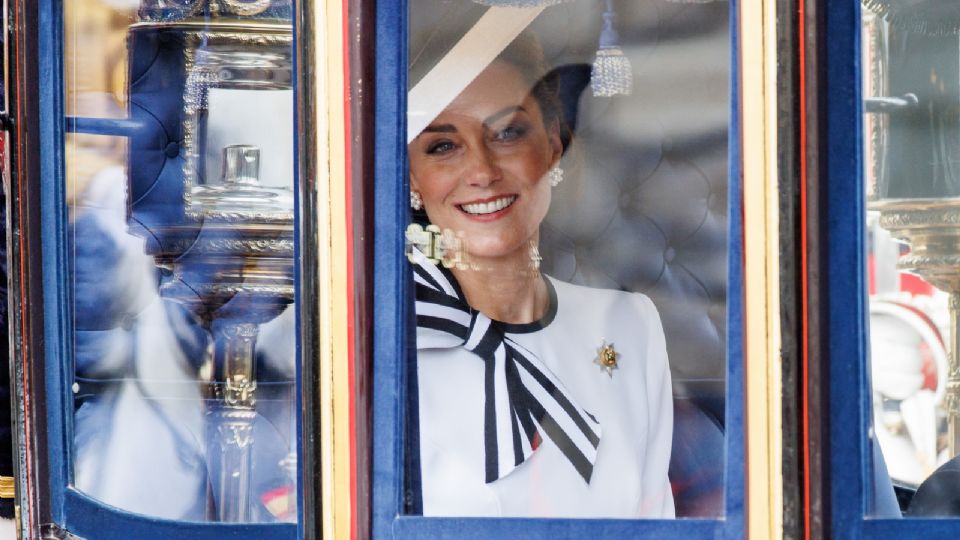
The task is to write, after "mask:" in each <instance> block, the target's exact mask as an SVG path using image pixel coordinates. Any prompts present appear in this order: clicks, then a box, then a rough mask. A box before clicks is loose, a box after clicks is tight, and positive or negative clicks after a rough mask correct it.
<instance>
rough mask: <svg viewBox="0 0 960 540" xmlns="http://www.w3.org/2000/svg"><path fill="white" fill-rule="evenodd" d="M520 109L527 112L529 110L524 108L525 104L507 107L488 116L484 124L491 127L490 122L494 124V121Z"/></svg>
mask: <svg viewBox="0 0 960 540" xmlns="http://www.w3.org/2000/svg"><path fill="white" fill-rule="evenodd" d="M519 111H522V112H527V110H526V109H524V108H523V105H513V106H510V107H506V108H504V109H501V110H499V111H497V112H495V113H493V114H491V115H490V116H488V117H487V119H486V120H484V121H483V125H484V127H489V126H490V124H493V123H494V122H496V121H497V120H499V119H501V118H503V117H504V116H507V115H508V114H513V113H515V112H519Z"/></svg>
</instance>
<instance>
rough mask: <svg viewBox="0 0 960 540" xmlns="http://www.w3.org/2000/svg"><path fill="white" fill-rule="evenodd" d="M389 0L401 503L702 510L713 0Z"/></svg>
mask: <svg viewBox="0 0 960 540" xmlns="http://www.w3.org/2000/svg"><path fill="white" fill-rule="evenodd" d="M482 3H486V2H482ZM491 3H493V4H499V3H497V2H491ZM410 6H411V7H410V13H409V21H410V23H409V24H410V27H409V36H410V41H409V54H408V61H409V64H408V87H409V88H408V100H407V106H408V110H407V157H408V165H409V170H408V177H409V188H410V193H409V196H410V198H409V202H410V213H409V217H410V225H409V227H408V228H407V229H406V233H405V234H406V245H407V252H406V254H407V257H408V259H409V265H408V271H409V272H410V274H411V275H412V279H413V283H414V289H415V297H416V307H415V311H416V367H415V369H413V370H411V374H410V376H409V377H408V386H407V407H408V411H407V414H406V418H407V423H406V430H407V432H406V433H405V439H404V440H405V441H406V444H405V445H404V447H405V452H406V455H405V463H406V466H405V482H406V489H405V490H404V493H405V497H404V511H405V512H406V513H408V514H418V515H419V514H422V515H424V516H521V517H559V518H574V517H592V518H673V517H718V516H721V515H723V512H724V510H723V508H724V504H723V503H724V495H723V477H724V465H725V463H724V450H723V449H724V404H725V395H724V388H725V371H726V363H727V359H726V331H727V329H726V328H727V320H726V305H727V264H728V261H727V256H728V249H727V245H728V230H727V225H728V217H727V215H728V206H727V194H728V165H729V163H728V161H729V160H728V144H729V137H728V128H729V122H730V115H729V109H730V86H729V84H730V62H729V50H730V49H729V47H730V33H729V22H730V21H729V16H728V10H729V6H728V5H727V3H726V2H714V3H697V4H685V3H670V2H611V1H607V2H582V1H580V2H567V3H561V4H558V5H553V6H550V7H545V8H516V7H489V8H488V7H485V6H482V5H479V4H474V3H467V2H446V1H440V0H431V1H418V2H411V3H410Z"/></svg>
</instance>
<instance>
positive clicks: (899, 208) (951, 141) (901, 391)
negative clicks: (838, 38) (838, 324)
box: [862, 0, 960, 516]
mask: <svg viewBox="0 0 960 540" xmlns="http://www.w3.org/2000/svg"><path fill="white" fill-rule="evenodd" d="M863 3H864V6H865V8H864V11H863V40H862V43H863V59H864V62H863V66H864V69H863V82H864V85H863V86H864V97H865V102H864V112H865V115H864V126H865V128H866V131H865V134H864V135H865V137H864V140H865V145H864V147H865V160H864V163H865V171H864V172H865V174H864V178H865V181H866V192H867V193H868V199H869V208H870V209H871V211H870V212H868V215H867V229H868V231H869V234H870V237H869V238H868V247H869V248H870V249H869V255H870V258H869V259H868V263H869V266H868V268H869V271H870V275H869V287H870V289H869V291H868V292H869V295H870V332H871V334H870V345H871V370H872V372H871V373H872V377H871V379H872V383H873V420H874V426H875V431H874V432H875V434H876V442H877V443H879V448H880V450H882V456H880V455H879V454H878V453H875V455H877V457H878V458H879V459H878V460H877V463H876V466H877V469H878V471H879V472H880V474H878V475H877V477H876V478H875V481H874V482H873V484H871V485H870V489H871V490H872V492H873V493H874V494H875V500H874V504H873V507H872V508H871V509H870V513H871V514H873V515H887V516H891V515H900V514H901V512H902V513H903V514H904V515H907V516H952V515H960V490H958V489H956V485H955V482H954V481H953V480H952V478H953V477H954V476H953V475H955V471H956V470H957V469H958V468H960V465H958V464H957V462H956V459H957V458H956V457H955V456H957V454H958V453H960V369H958V367H957V363H956V362H957V350H958V347H957V343H958V335H960V332H958V331H960V326H958V322H960V321H958V318H957V317H958V310H960V272H958V266H957V264H956V257H957V254H958V253H960V243H958V242H957V241H956V239H957V238H958V231H957V228H956V226H957V219H956V216H957V215H958V211H960V204H958V200H960V199H958V197H960V174H958V169H957V157H958V156H957V148H958V143H960V139H958V133H960V131H958V128H960V67H958V66H960V37H958V34H960V26H958V25H960V16H958V12H957V10H956V5H955V3H953V2H947V1H942V0H926V1H922V2H904V1H901V0H864V2H863ZM871 444H874V442H873V441H871ZM887 471H888V472H889V475H890V477H891V478H892V481H893V484H894V485H896V486H897V489H898V491H899V493H898V500H899V503H900V504H899V507H897V505H896V503H893V502H892V499H891V498H890V497H887V499H886V500H887V502H884V497H883V493H884V492H887V493H890V488H891V485H890V484H891V482H890V479H888V478H886V477H885V473H886V472H887Z"/></svg>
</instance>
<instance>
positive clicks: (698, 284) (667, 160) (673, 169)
mask: <svg viewBox="0 0 960 540" xmlns="http://www.w3.org/2000/svg"><path fill="white" fill-rule="evenodd" d="M578 4H579V3H574V4H571V5H570V6H569V7H567V8H566V9H567V10H568V13H566V16H567V17H573V18H574V19H576V18H578V17H579V18H584V17H589V16H590V15H589V11H583V10H584V6H579V5H578ZM654 4H656V6H657V7H656V8H654V7H650V6H645V7H638V8H636V9H626V8H625V7H623V6H625V5H626V4H619V5H618V6H619V7H618V14H619V15H620V25H619V26H620V31H621V40H622V42H623V44H624V51H625V53H627V54H628V55H629V56H630V58H631V61H632V63H633V71H634V92H633V94H632V95H631V96H618V97H614V98H594V97H592V96H590V95H589V93H590V92H589V89H588V90H587V92H586V93H585V95H584V97H582V98H581V100H580V112H579V119H578V126H577V130H576V133H575V137H574V143H573V145H572V146H571V148H570V150H569V151H568V153H567V155H566V156H565V157H564V160H563V163H562V165H563V167H564V169H565V171H566V178H567V180H566V181H565V182H564V183H562V184H560V186H558V187H557V188H555V189H554V191H553V194H554V198H553V201H552V203H551V209H550V213H549V214H548V216H547V220H546V222H545V223H544V225H543V227H542V230H541V254H542V255H543V257H544V261H543V268H544V269H545V270H546V272H547V273H549V274H551V275H553V276H555V277H557V278H559V279H562V280H566V281H571V282H574V283H580V284H585V285H588V286H593V287H604V288H615V289H622V290H629V291H638V292H643V293H645V294H647V295H648V296H650V297H651V299H652V300H653V301H654V303H655V304H656V306H657V309H658V310H659V312H660V316H661V319H662V320H663V325H664V332H665V334H666V338H667V352H668V355H669V358H670V366H671V372H672V375H673V384H674V395H675V422H674V447H673V454H672V456H673V458H672V460H671V470H670V478H671V483H672V485H673V488H674V493H675V498H676V504H677V515H678V516H717V515H721V514H722V507H723V495H722V493H723V489H722V488H723V448H724V445H723V421H724V403H725V399H724V393H725V380H724V374H725V366H726V362H725V350H726V340H725V336H726V288H727V274H726V269H727V224H728V219H727V170H728V169H727V166H728V158H727V151H728V149H727V144H728V137H727V122H728V113H727V109H728V107H729V92H728V90H727V80H728V76H729V62H728V60H727V54H728V51H729V42H728V40H729V34H728V30H727V20H728V19H727V12H726V10H727V6H726V4H725V3H720V2H718V3H715V4H705V5H696V6H692V5H686V6H676V5H675V6H669V5H667V4H666V3H654ZM576 10H580V11H576ZM547 15H548V14H545V16H547ZM562 16H563V14H562V13H560V12H555V13H554V14H553V17H554V18H555V19H558V18H560V17H562ZM542 24H543V25H544V26H549V25H550V24H559V23H558V22H557V20H552V21H551V20H547V21H543V23H542ZM541 35H545V36H546V37H545V40H547V45H546V47H545V48H547V50H548V51H550V50H559V51H561V52H559V53H557V54H558V57H559V58H561V59H563V60H564V61H567V62H569V61H570V55H571V52H572V50H574V48H573V47H572V46H571V45H570V44H569V43H567V44H562V43H551V41H552V40H558V41H559V40H560V39H561V38H559V37H557V36H556V32H555V31H554V32H550V31H549V30H546V31H541ZM679 38H683V39H679ZM651 42H652V43H651ZM590 53H592V51H590ZM580 54H583V53H582V52H581V53H580ZM573 60H575V61H588V62H589V61H590V59H589V57H582V56H581V57H575V58H574V59H573Z"/></svg>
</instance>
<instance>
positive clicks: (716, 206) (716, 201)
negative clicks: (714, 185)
mask: <svg viewBox="0 0 960 540" xmlns="http://www.w3.org/2000/svg"><path fill="white" fill-rule="evenodd" d="M707 208H709V209H710V210H713V211H714V212H719V211H721V210H722V208H720V197H718V196H717V194H716V193H711V194H710V196H709V197H707Z"/></svg>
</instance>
